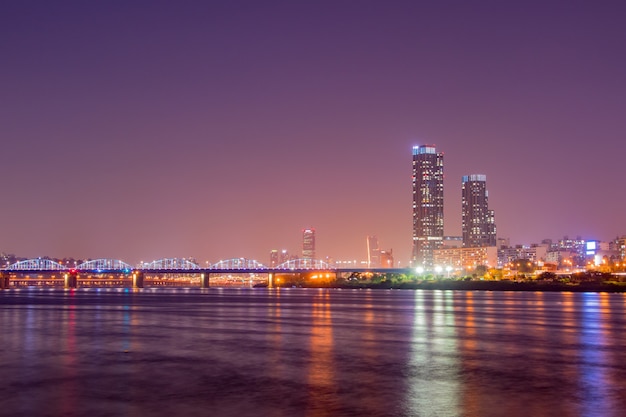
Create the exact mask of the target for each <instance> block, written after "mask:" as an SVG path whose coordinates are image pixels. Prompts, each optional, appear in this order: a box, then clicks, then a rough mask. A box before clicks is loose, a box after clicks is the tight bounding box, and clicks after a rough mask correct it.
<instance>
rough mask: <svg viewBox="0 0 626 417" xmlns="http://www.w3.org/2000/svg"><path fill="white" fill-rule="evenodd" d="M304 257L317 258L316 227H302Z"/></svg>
mask: <svg viewBox="0 0 626 417" xmlns="http://www.w3.org/2000/svg"><path fill="white" fill-rule="evenodd" d="M302 258H304V259H315V229H313V228H309V229H302Z"/></svg>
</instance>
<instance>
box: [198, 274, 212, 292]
mask: <svg viewBox="0 0 626 417" xmlns="http://www.w3.org/2000/svg"><path fill="white" fill-rule="evenodd" d="M209 287H210V283H209V273H208V272H203V273H202V274H200V288H209Z"/></svg>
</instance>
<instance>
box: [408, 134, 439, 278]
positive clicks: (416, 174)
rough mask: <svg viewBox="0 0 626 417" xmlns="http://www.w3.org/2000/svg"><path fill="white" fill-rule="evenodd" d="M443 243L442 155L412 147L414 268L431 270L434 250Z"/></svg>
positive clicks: (431, 150) (431, 146) (429, 148)
mask: <svg viewBox="0 0 626 417" xmlns="http://www.w3.org/2000/svg"><path fill="white" fill-rule="evenodd" d="M442 242H443V153H442V152H440V153H437V151H436V149H435V147H434V146H433V145H422V146H414V147H413V253H412V256H411V262H412V264H413V265H414V266H416V265H421V266H423V267H426V268H432V266H433V250H435V249H438V248H440V247H441V246H442Z"/></svg>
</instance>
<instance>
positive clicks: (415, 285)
mask: <svg viewBox="0 0 626 417" xmlns="http://www.w3.org/2000/svg"><path fill="white" fill-rule="evenodd" d="M303 287H308V288H345V289H348V288H353V289H359V288H360V289H410V290H418V289H423V290H465V291H560V292H612V293H621V292H626V283H616V282H615V283H614V282H604V283H597V282H583V283H577V284H564V283H558V282H548V281H478V280H477V281H457V280H433V281H418V282H401V283H392V282H385V281H383V282H380V283H371V282H370V283H368V282H362V281H361V282H354V283H349V282H348V283H341V284H335V283H325V284H322V283H320V284H315V285H311V283H308V284H307V285H303Z"/></svg>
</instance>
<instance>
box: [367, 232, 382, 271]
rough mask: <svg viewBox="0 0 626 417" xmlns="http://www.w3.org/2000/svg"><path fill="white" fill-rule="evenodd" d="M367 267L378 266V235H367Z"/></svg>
mask: <svg viewBox="0 0 626 417" xmlns="http://www.w3.org/2000/svg"><path fill="white" fill-rule="evenodd" d="M367 267H368V268H378V267H380V248H379V247H378V237H376V236H368V237H367Z"/></svg>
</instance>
